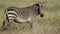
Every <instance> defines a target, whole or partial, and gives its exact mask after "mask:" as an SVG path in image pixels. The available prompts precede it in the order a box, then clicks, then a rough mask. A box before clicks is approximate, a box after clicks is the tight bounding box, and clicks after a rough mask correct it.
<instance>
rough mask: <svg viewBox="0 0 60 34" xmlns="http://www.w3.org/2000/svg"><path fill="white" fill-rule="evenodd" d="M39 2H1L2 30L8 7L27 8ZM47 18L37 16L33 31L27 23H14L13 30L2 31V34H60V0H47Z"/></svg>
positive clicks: (24, 0)
mask: <svg viewBox="0 0 60 34" xmlns="http://www.w3.org/2000/svg"><path fill="white" fill-rule="evenodd" d="M37 1H39V0H29V1H28V0H9V1H8V0H0V29H1V25H2V21H3V11H4V9H5V8H6V7H9V6H17V7H26V6H30V5H32V4H34V3H36V2H37ZM45 1H46V4H45V11H44V14H45V16H44V17H43V18H41V17H39V16H37V17H36V18H35V20H34V23H33V29H31V30H30V29H29V28H28V26H29V25H28V24H27V23H23V24H17V23H12V28H11V30H8V31H0V34H60V0H45Z"/></svg>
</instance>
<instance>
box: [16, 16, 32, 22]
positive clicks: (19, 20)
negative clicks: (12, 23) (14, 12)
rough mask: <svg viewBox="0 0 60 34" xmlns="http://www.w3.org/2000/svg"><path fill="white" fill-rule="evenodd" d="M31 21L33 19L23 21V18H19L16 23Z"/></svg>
mask: <svg viewBox="0 0 60 34" xmlns="http://www.w3.org/2000/svg"><path fill="white" fill-rule="evenodd" d="M30 19H31V18H30V17H29V18H27V19H23V18H19V17H17V18H16V21H17V22H28V21H30Z"/></svg>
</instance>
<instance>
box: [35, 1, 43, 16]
mask: <svg viewBox="0 0 60 34" xmlns="http://www.w3.org/2000/svg"><path fill="white" fill-rule="evenodd" d="M36 6H38V14H39V15H40V17H43V16H44V13H43V11H44V5H43V3H42V2H40V3H37V4H36Z"/></svg>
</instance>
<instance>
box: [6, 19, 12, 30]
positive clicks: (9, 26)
mask: <svg viewBox="0 0 60 34" xmlns="http://www.w3.org/2000/svg"><path fill="white" fill-rule="evenodd" d="M11 22H12V21H11V20H8V24H7V29H8V30H10V29H11Z"/></svg>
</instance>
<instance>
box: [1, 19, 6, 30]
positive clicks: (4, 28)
mask: <svg viewBox="0 0 60 34" xmlns="http://www.w3.org/2000/svg"><path fill="white" fill-rule="evenodd" d="M1 28H2V29H1V30H4V31H5V30H7V28H6V27H5V20H3V24H2V27H1Z"/></svg>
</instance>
